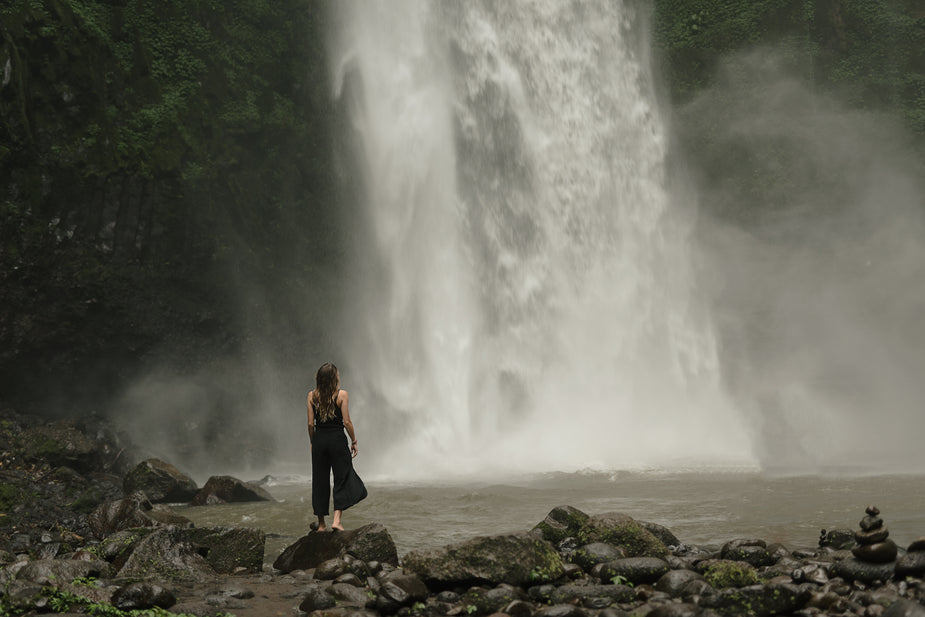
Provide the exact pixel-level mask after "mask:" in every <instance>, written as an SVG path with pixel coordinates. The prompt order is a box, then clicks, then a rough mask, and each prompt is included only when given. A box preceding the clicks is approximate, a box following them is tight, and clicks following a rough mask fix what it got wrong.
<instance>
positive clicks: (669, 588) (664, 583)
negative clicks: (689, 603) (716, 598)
mask: <svg viewBox="0 0 925 617" xmlns="http://www.w3.org/2000/svg"><path fill="white" fill-rule="evenodd" d="M696 580H701V581H702V580H703V576H701V575H700V574H698V573H697V572H694V571H693V570H669V571H668V572H666V573H665V574H663V575H662V577H661V578H659V579H658V581H656V582H655V589H656V590H657V591H661V592H663V593H667V594H668V595H669V596H671V597H672V598H679V597H681V590H682V589H683V588H684V586H685V585H686V584H687V583H689V582H690V581H696Z"/></svg>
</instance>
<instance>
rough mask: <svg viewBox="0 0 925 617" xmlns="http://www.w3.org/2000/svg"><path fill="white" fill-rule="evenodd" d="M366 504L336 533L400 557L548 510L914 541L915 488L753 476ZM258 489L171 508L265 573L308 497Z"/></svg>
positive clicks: (436, 491) (541, 482) (456, 486)
mask: <svg viewBox="0 0 925 617" xmlns="http://www.w3.org/2000/svg"><path fill="white" fill-rule="evenodd" d="M367 486H368V488H369V497H368V498H367V499H366V500H365V501H363V502H362V503H360V504H359V505H357V506H355V507H354V508H351V509H350V510H348V511H347V512H346V514H345V516H344V522H345V525H346V526H347V528H355V527H359V526H360V525H364V524H366V523H371V522H379V523H382V524H383V525H385V526H386V528H387V529H388V530H389V532H390V534H391V535H392V538H393V540H394V541H395V544H396V545H397V546H398V551H399V554H400V555H401V554H404V553H406V552H408V551H410V550H414V549H419V548H426V547H435V546H443V545H444V544H448V543H451V542H458V541H461V540H465V539H468V538H470V537H473V536H476V535H489V534H497V533H504V532H512V531H527V530H529V529H530V528H531V527H533V525H535V524H536V523H537V522H539V521H541V520H542V519H543V518H544V517H545V516H546V514H547V513H548V512H549V510H551V509H552V508H553V507H555V506H557V505H571V506H575V507H576V508H579V509H581V510H583V511H585V512H587V513H589V514H598V513H603V512H614V511H617V512H623V513H625V514H629V515H630V516H632V517H634V518H637V519H640V520H646V521H651V522H654V523H659V524H661V525H665V526H666V527H668V528H669V529H670V530H671V531H672V532H674V534H675V535H676V536H677V537H678V538H679V539H680V540H681V541H682V542H686V543H694V544H709V543H720V542H725V541H726V540H730V539H733V538H743V537H749V538H761V539H764V540H767V541H769V542H782V543H783V544H785V545H787V546H789V547H791V548H792V547H797V546H813V545H815V544H816V542H817V540H818V538H819V531H820V530H821V529H824V528H825V529H832V528H836V527H840V528H850V529H856V528H857V526H858V522H859V521H860V520H861V518H862V517H863V516H864V508H865V506H867V505H868V504H874V505H877V506H878V507H879V508H880V510H881V516H882V518H883V519H884V521H885V523H886V525H887V527H888V528H889V529H890V532H891V537H892V538H893V539H894V540H895V541H896V542H897V543H898V544H899V545H900V546H906V545H907V544H909V542H911V541H912V540H913V539H915V538H917V537H920V536H925V476H880V477H870V478H854V479H844V478H838V479H830V478H818V477H804V478H785V479H777V478H769V477H766V476H763V475H760V474H755V473H728V472H724V473H702V472H694V473H624V472H621V473H616V474H603V473H588V474H582V473H577V474H545V475H540V476H533V477H522V478H518V479H507V480H505V481H503V482H500V481H499V482H497V483H491V482H474V481H473V482H455V483H448V484H440V483H432V484H401V483H387V482H367ZM266 488H267V489H268V490H269V491H270V493H271V494H272V495H273V496H274V497H275V498H276V499H278V500H279V501H277V502H275V503H267V502H262V503H247V504H226V505H219V506H203V507H177V508H176V509H177V511H178V512H179V513H181V514H183V515H184V516H187V517H189V518H190V519H192V520H193V521H194V522H195V523H196V525H197V526H203V525H239V526H253V527H259V528H260V529H262V530H264V531H265V532H266V533H267V534H268V538H267V548H266V561H267V562H272V561H273V560H275V559H276V556H277V555H279V553H280V552H281V551H282V550H283V548H285V547H286V546H287V545H288V544H290V543H292V542H293V541H295V540H296V539H297V538H299V537H300V536H302V535H304V534H306V533H307V532H308V525H309V523H310V522H311V521H312V520H314V517H313V516H312V513H311V504H310V493H311V486H310V484H309V483H308V481H307V479H306V478H301V477H294V476H288V477H286V478H279V479H277V480H274V481H271V482H270V483H269V484H268V485H267V486H266Z"/></svg>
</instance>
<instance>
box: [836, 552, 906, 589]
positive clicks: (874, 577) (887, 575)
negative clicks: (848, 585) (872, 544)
mask: <svg viewBox="0 0 925 617" xmlns="http://www.w3.org/2000/svg"><path fill="white" fill-rule="evenodd" d="M893 571H894V567H893V564H892V563H869V562H867V561H861V560H859V559H855V558H854V557H849V558H848V559H842V560H841V561H837V562H835V563H834V564H832V576H840V577H842V578H843V579H845V580H846V581H860V582H862V583H866V584H868V585H869V584H871V583H873V582H874V581H884V582H885V581H888V580H890V579H891V578H893Z"/></svg>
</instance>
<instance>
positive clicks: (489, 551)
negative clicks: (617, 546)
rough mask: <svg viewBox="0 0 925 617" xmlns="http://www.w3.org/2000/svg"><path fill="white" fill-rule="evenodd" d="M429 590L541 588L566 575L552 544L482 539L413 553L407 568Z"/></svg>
mask: <svg viewBox="0 0 925 617" xmlns="http://www.w3.org/2000/svg"><path fill="white" fill-rule="evenodd" d="M402 565H403V566H404V569H405V570H406V571H408V572H414V573H415V574H417V575H419V576H420V577H421V578H422V579H423V580H424V581H425V583H427V585H428V586H436V587H438V588H442V589H446V588H451V587H454V586H458V585H473V584H480V583H491V584H493V585H494V584H498V583H508V584H510V585H526V584H529V583H532V584H538V583H543V582H548V581H554V580H557V579H559V578H561V577H562V576H563V575H564V569H563V567H562V560H561V558H560V557H559V554H558V553H557V552H556V551H555V549H554V548H553V547H552V545H551V544H549V543H548V542H546V541H545V540H541V539H539V538H535V537H531V536H528V535H526V534H511V535H499V536H482V537H477V538H473V539H472V540H468V541H466V542H461V543H459V544H452V545H449V546H445V547H443V548H438V549H427V550H420V551H412V552H410V553H408V554H407V555H406V556H405V558H404V560H403V564H402Z"/></svg>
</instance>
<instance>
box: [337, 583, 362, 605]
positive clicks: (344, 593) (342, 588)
mask: <svg viewBox="0 0 925 617" xmlns="http://www.w3.org/2000/svg"><path fill="white" fill-rule="evenodd" d="M330 594H331V595H332V596H334V599H335V600H337V602H338V603H339V604H350V605H352V606H358V607H363V606H366V603H367V602H368V601H369V596H368V595H366V590H365V589H360V588H358V587H356V586H354V585H347V584H346V583H334V584H333V585H331V590H330Z"/></svg>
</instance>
